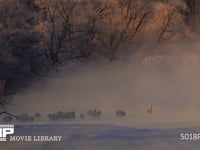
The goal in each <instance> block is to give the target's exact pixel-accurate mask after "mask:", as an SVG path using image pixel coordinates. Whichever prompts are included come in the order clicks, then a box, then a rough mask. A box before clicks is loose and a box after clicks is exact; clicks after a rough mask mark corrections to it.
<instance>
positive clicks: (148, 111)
mask: <svg viewBox="0 0 200 150" xmlns="http://www.w3.org/2000/svg"><path fill="white" fill-rule="evenodd" d="M147 113H148V114H152V113H153V105H152V104H151V106H150V108H148V109H147Z"/></svg>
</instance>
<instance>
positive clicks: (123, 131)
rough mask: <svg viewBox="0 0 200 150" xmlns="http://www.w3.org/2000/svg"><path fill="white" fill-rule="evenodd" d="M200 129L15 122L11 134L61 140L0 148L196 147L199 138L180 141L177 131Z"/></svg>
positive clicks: (140, 149) (105, 149)
mask: <svg viewBox="0 0 200 150" xmlns="http://www.w3.org/2000/svg"><path fill="white" fill-rule="evenodd" d="M196 132H200V128H181V129H178V128H176V129H136V128H130V127H118V126H111V125H78V124H70V125H69V124H68V125H18V126H16V127H15V135H62V136H63V141H62V142H55V143H54V142H45V143H42V142H39V143H30V142H29V143H27V142H18V143H17V142H6V143H5V142H1V143H0V149H2V150H170V149H171V150H188V149H191V150H196V149H199V147H200V141H181V140H180V133H196Z"/></svg>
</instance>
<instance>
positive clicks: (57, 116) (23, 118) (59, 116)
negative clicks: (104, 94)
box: [3, 104, 153, 123]
mask: <svg viewBox="0 0 200 150" xmlns="http://www.w3.org/2000/svg"><path fill="white" fill-rule="evenodd" d="M152 113H153V105H152V104H151V105H150V107H149V108H148V109H147V114H152ZM5 114H6V115H5V116H4V117H3V121H4V122H6V123H8V122H11V121H13V120H14V119H15V120H16V121H19V122H33V121H35V120H37V119H39V118H41V117H42V115H41V114H40V113H36V114H34V115H33V116H31V115H29V114H27V113H25V114H22V115H18V116H15V115H12V114H9V113H7V112H6V113H5ZM115 115H116V116H117V117H119V118H123V117H126V116H127V114H126V112H125V111H123V110H117V111H116V112H115ZM47 116H48V119H49V120H52V121H57V120H66V119H68V120H74V119H76V118H79V119H81V120H83V119H85V118H86V117H89V118H100V117H101V116H102V112H101V111H100V110H98V109H96V108H95V109H90V110H88V111H87V112H86V113H76V112H75V111H71V112H63V111H59V112H56V113H51V114H48V115H47Z"/></svg>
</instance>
